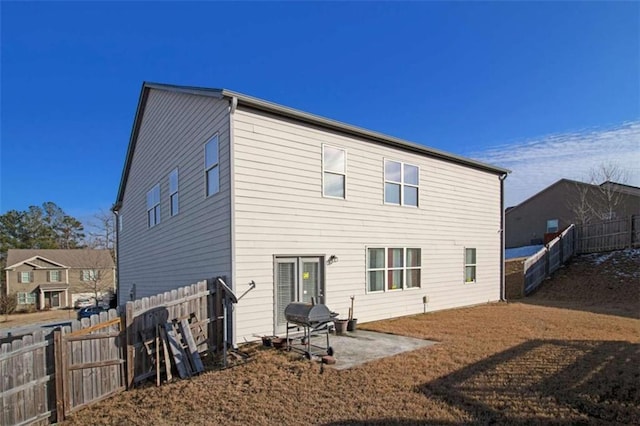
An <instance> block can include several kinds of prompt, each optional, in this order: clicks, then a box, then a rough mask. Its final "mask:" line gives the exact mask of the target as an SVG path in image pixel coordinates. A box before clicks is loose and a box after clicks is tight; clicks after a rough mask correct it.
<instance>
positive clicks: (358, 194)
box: [114, 83, 508, 342]
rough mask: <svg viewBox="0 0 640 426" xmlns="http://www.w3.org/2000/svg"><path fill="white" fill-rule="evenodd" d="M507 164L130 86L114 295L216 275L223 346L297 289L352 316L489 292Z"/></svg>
mask: <svg viewBox="0 0 640 426" xmlns="http://www.w3.org/2000/svg"><path fill="white" fill-rule="evenodd" d="M507 173H508V170H505V169H502V168H499V167H494V166H491V165H487V164H484V163H480V162H477V161H474V160H471V159H468V158H463V157H460V156H456V155H452V154H449V153H446V152H442V151H438V150H435V149H431V148H427V147H425V146H423V145H418V144H414V143H409V142H406V141H403V140H400V139H398V138H394V137H391V136H386V135H383V134H380V133H376V132H372V131H369V130H365V129H362V128H359V127H355V126H351V125H348V124H344V123H340V122H337V121H333V120H330V119H326V118H323V117H319V116H316V115H312V114H309V113H306V112H302V111H299V110H295V109H292V108H288V107H284V106H281V105H277V104H274V103H271V102H267V101H264V100H260V99H256V98H253V97H250V96H246V95H243V94H240V93H236V92H232V91H229V90H225V89H208V88H198V87H183V86H173V85H165V84H154V83H144V84H143V86H142V90H141V94H140V98H139V103H138V108H137V112H136V115H135V120H134V124H133V130H132V134H131V139H130V142H129V148H128V151H127V155H126V160H125V165H124V170H123V174H122V179H121V183H120V188H119V191H118V196H117V200H116V202H115V205H114V212H115V213H116V215H117V217H118V226H117V229H118V271H119V278H118V283H119V290H118V297H119V303H123V302H126V301H127V300H130V299H131V298H140V297H142V296H150V295H155V294H157V293H160V292H164V291H167V290H171V289H175V288H177V287H179V286H182V285H187V284H191V283H193V282H196V281H197V280H201V279H204V278H209V277H215V276H220V275H224V276H226V277H227V280H228V283H229V284H230V285H231V286H232V287H233V288H234V290H235V291H236V292H237V293H238V294H240V293H242V292H243V291H244V290H246V289H247V288H248V283H250V282H251V281H255V282H256V283H257V286H256V288H255V289H254V290H253V291H251V292H249V293H248V294H247V295H246V296H245V297H244V298H243V299H241V300H240V303H238V304H237V305H236V306H235V309H234V313H233V329H234V330H233V331H234V337H233V338H234V341H235V342H242V341H249V340H255V339H256V338H257V336H261V335H271V334H274V333H282V332H283V331H284V327H285V325H286V322H285V319H284V315H283V312H284V308H285V306H286V305H287V304H288V303H289V302H291V301H296V300H299V301H310V300H311V298H312V297H314V298H316V300H318V301H320V302H322V303H325V304H327V305H328V306H329V307H330V308H331V309H332V310H334V311H337V312H339V313H340V314H341V316H342V317H346V314H347V311H348V307H349V305H350V302H351V299H350V297H351V296H355V315H354V316H355V317H356V318H358V320H359V321H361V322H366V321H374V320H380V319H386V318H393V317H398V316H403V315H411V314H417V313H422V312H425V311H434V310H440V309H447V308H455V307H461V306H468V305H474V304H481V303H486V302H489V301H497V300H500V299H501V295H502V291H503V285H502V276H503V274H502V268H503V241H502V233H501V230H502V225H503V223H502V220H503V211H504V208H503V201H502V200H503V185H504V183H503V181H504V179H505V177H506V176H507Z"/></svg>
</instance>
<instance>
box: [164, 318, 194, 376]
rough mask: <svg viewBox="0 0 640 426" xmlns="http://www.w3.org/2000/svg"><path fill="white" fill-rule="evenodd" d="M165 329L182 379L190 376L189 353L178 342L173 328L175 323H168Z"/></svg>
mask: <svg viewBox="0 0 640 426" xmlns="http://www.w3.org/2000/svg"><path fill="white" fill-rule="evenodd" d="M165 330H166V332H167V340H168V341H169V347H170V348H171V352H172V353H173V360H174V362H175V364H176V368H177V369H178V375H179V376H180V378H181V379H185V378H187V377H189V376H190V374H189V370H188V368H189V361H188V360H187V354H186V353H185V352H184V350H183V349H182V346H181V345H180V343H179V342H178V339H177V336H176V332H175V330H174V328H173V323H170V322H168V323H166V324H165Z"/></svg>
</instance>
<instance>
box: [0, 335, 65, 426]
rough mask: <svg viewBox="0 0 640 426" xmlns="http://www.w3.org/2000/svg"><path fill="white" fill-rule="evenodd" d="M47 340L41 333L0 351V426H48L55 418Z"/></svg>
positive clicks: (6, 346) (51, 371) (5, 345)
mask: <svg viewBox="0 0 640 426" xmlns="http://www.w3.org/2000/svg"><path fill="white" fill-rule="evenodd" d="M48 334H49V336H48ZM50 337H51V336H50V333H49V332H47V331H44V330H41V331H37V332H35V333H33V334H31V335H27V336H23V337H21V338H19V339H16V340H14V341H13V342H11V343H3V344H2V346H1V347H0V408H1V411H0V424H2V425H24V424H48V423H49V421H50V420H52V419H53V418H55V381H54V376H53V340H52V339H51V338H50Z"/></svg>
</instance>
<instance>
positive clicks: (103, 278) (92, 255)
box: [80, 249, 114, 304]
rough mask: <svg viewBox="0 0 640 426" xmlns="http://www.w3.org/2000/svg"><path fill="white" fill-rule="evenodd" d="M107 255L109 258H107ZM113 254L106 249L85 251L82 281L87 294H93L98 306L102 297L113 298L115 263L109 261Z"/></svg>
mask: <svg viewBox="0 0 640 426" xmlns="http://www.w3.org/2000/svg"><path fill="white" fill-rule="evenodd" d="M105 254H107V256H105ZM109 256H111V253H110V252H109V251H107V250H106V249H84V250H83V264H84V265H85V267H84V268H85V269H83V270H82V271H81V277H80V281H81V283H82V284H83V287H84V288H85V289H86V290H87V292H91V293H92V294H93V297H94V299H95V302H96V304H97V303H98V300H99V299H100V297H101V296H102V295H104V294H105V293H108V294H109V296H110V297H112V296H113V291H114V288H113V283H114V276H113V275H114V271H113V263H112V262H110V261H109V260H108V257H109Z"/></svg>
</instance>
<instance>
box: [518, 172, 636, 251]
mask: <svg viewBox="0 0 640 426" xmlns="http://www.w3.org/2000/svg"><path fill="white" fill-rule="evenodd" d="M633 214H640V188H638V187H635V186H630V185H623V184H619V183H615V182H608V181H607V182H604V183H602V184H600V185H592V184H588V183H584V182H577V181H573V180H569V179H560V180H559V181H557V182H556V183H554V184H553V185H551V186H548V187H547V188H545V189H543V190H542V191H540V192H538V193H537V194H535V195H533V196H532V197H530V198H528V199H527V200H525V201H523V202H522V203H520V204H518V205H517V206H515V207H510V208H508V209H507V210H506V214H505V222H506V223H505V232H506V237H505V244H506V247H507V248H512V247H523V246H527V245H534V244H543V243H544V242H545V234H547V239H549V236H550V235H549V234H551V236H553V235H555V234H556V233H558V232H562V231H563V230H564V229H566V228H567V227H568V226H569V225H571V224H572V223H573V224H583V223H590V222H599V221H604V220H610V219H616V218H626V217H629V216H631V215H633Z"/></svg>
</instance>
